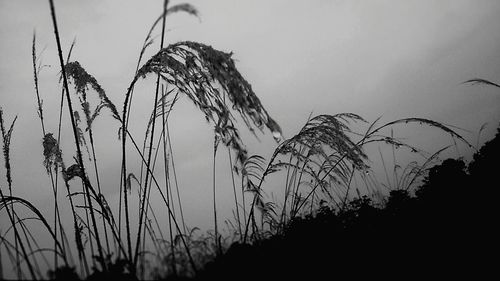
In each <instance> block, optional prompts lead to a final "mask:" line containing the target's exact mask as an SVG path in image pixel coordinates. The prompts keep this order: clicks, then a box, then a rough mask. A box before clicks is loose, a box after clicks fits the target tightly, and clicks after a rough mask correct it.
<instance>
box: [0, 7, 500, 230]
mask: <svg viewBox="0 0 500 281" xmlns="http://www.w3.org/2000/svg"><path fill="white" fill-rule="evenodd" d="M162 2H163V1H160V0H156V1H124V0H114V1H112V0H103V1H97V0H94V1H77V0H64V1H62V0H59V1H57V0H56V1H55V4H56V9H57V15H58V23H59V28H60V33H61V40H62V44H63V48H64V53H65V54H67V52H68V48H69V46H70V44H71V42H72V40H73V38H75V37H76V46H75V49H74V51H73V54H72V58H73V60H78V61H79V62H80V63H81V64H82V66H84V67H85V68H86V70H87V71H88V72H89V73H91V74H92V75H93V76H94V77H96V79H97V80H98V81H99V82H100V84H101V85H102V86H103V88H104V89H105V90H106V92H107V94H108V96H109V97H110V99H111V100H112V101H113V102H115V104H116V105H117V106H118V109H119V111H121V107H122V104H123V98H124V94H125V91H126V89H127V87H128V85H129V83H130V81H131V79H132V77H133V74H134V71H135V64H136V62H137V57H138V53H139V50H140V48H141V46H142V43H143V40H144V37H145V35H146V33H147V31H148V30H149V28H150V26H151V24H152V23H153V21H154V20H155V19H156V18H157V17H158V15H159V14H160V12H161V7H162ZM175 3H180V2H178V1H172V4H175ZM189 3H191V4H193V5H195V6H196V7H197V8H198V10H199V11H200V17H201V21H200V20H198V19H196V18H194V17H189V16H187V15H185V14H176V15H173V16H171V17H169V18H168V19H167V30H168V32H167V34H166V40H167V42H168V43H174V42H177V41H180V40H192V41H198V42H202V43H205V44H209V45H212V46H213V47H214V48H216V49H219V50H224V51H227V52H229V51H233V52H234V56H233V58H235V59H236V63H237V67H238V68H239V69H240V71H241V72H242V74H243V76H244V77H245V78H246V79H247V80H248V81H249V82H250V83H251V84H252V87H253V89H254V90H255V92H256V94H257V96H258V97H259V98H260V99H261V101H262V103H263V105H264V106H265V107H266V109H267V110H268V112H269V113H270V115H271V116H273V118H274V119H275V120H276V121H277V122H278V123H279V124H280V125H281V127H282V129H283V131H284V134H285V136H288V137H290V136H292V135H293V134H294V133H296V132H297V131H298V130H299V129H300V127H301V126H302V125H303V124H304V122H305V121H306V119H307V118H308V116H309V115H310V113H311V112H313V114H323V113H324V114H335V113H340V112H353V113H357V114H359V115H361V116H363V117H364V118H365V119H367V120H368V121H373V120H374V119H375V118H377V117H379V116H381V115H382V116H383V120H385V121H390V120H392V119H396V118H403V117H422V118H429V119H433V120H436V121H439V122H443V123H446V124H450V125H454V126H459V127H461V128H464V129H466V130H469V131H470V132H472V133H467V132H464V131H462V133H464V136H465V137H467V138H468V139H470V140H475V137H476V133H477V131H478V130H479V128H480V127H481V125H482V124H484V123H486V122H487V123H488V124H489V125H488V127H487V129H486V131H485V132H484V135H483V141H485V140H487V139H488V138H491V137H492V136H493V134H494V132H495V131H496V126H497V125H498V121H499V120H500V93H499V91H498V89H494V88H490V87H484V86H470V85H463V84H462V82H463V81H465V80H468V79H471V78H476V77H479V78H484V79H488V80H491V81H496V82H497V83H498V82H500V32H499V30H500V1H497V0H490V1H487V0H449V1H445V0H442V1H435V0H414V1H400V0H394V1H375V0H366V1H355V0H309V1H293V0H289V1H285V0H247V1H243V0H211V1H208V0H204V1H201V0H198V1H194V0H193V1H189ZM34 29H36V32H37V42H38V50H39V51H41V50H42V49H43V48H44V47H46V49H45V52H44V53H43V61H44V63H45V64H47V65H50V67H47V68H44V70H43V71H42V73H41V76H40V87H41V88H40V89H41V94H42V96H43V99H44V101H45V102H44V109H45V110H46V118H47V124H48V125H47V127H48V130H49V131H51V132H55V131H56V126H57V111H58V99H59V95H60V84H58V72H59V67H58V59H57V53H56V45H55V41H54V35H53V29H52V25H51V20H50V11H49V6H48V2H47V1H39V0H32V1H25V0H18V1H8V0H0V106H1V107H2V108H3V109H4V116H5V117H6V119H7V120H8V121H9V122H10V121H11V120H12V119H13V118H14V116H15V115H17V116H18V120H17V123H16V127H15V130H14V135H13V137H12V147H11V153H12V166H13V173H14V174H13V178H14V186H15V190H14V193H15V194H16V195H19V196H23V197H25V198H28V199H29V200H30V201H32V202H33V203H34V204H35V205H37V206H39V207H40V208H41V209H42V210H45V208H48V210H50V206H52V201H51V196H50V194H51V193H50V185H49V180H48V178H47V176H46V175H45V172H44V168H43V167H42V147H41V136H42V133H41V129H40V126H39V120H38V119H37V115H36V99H35V93H34V89H33V79H32V78H33V77H32V73H33V71H32V64H31V40H32V34H33V30H34ZM155 34H156V35H158V34H159V32H158V31H157V32H156V33H155ZM158 41H159V40H156V42H157V43H158ZM153 49H154V50H155V51H156V50H158V46H157V45H155V46H153V47H152V48H151V49H150V52H149V53H148V54H147V57H150V56H151V55H152V54H153V53H154V51H153ZM140 84H141V86H140V88H139V90H138V91H137V92H138V93H136V94H137V95H138V96H140V97H144V98H141V99H138V100H140V101H139V102H138V104H137V105H136V107H135V109H136V111H135V112H136V113H134V114H136V115H137V116H138V117H137V120H141V122H143V123H139V124H135V125H132V126H133V128H136V129H135V131H134V132H135V133H136V134H137V136H138V138H139V139H140V136H141V134H143V133H144V130H143V129H141V128H144V125H145V123H144V120H142V119H141V117H142V118H143V119H144V118H145V117H146V116H149V115H148V114H149V110H146V109H145V108H146V106H148V107H149V106H151V103H152V96H151V93H152V89H153V84H154V82H153V80H152V79H149V80H148V79H146V80H145V81H143V82H142V81H141V82H140ZM143 106H144V107H143ZM176 110H177V111H175V112H174V113H173V115H172V127H173V129H172V130H173V132H172V137H173V145H174V151H175V153H176V155H175V157H176V165H177V168H178V169H179V175H180V177H179V180H180V181H181V185H182V186H184V187H185V189H186V190H183V192H184V194H183V195H184V196H185V197H186V198H187V199H186V200H187V202H188V203H187V206H186V209H187V210H186V214H187V215H189V216H190V218H191V219H190V220H189V223H190V226H197V225H201V226H210V223H206V222H211V211H210V210H211V209H210V208H211V201H210V200H207V198H209V197H208V196H210V187H211V168H210V167H211V166H210V163H211V156H210V155H211V153H212V152H211V148H212V141H213V140H212V135H211V130H212V126H211V125H208V124H207V123H206V122H205V121H204V118H203V116H202V115H201V114H200V113H198V112H197V111H196V109H195V108H194V107H193V106H191V105H190V104H189V103H188V102H184V103H180V104H179V109H176ZM104 115H105V116H104V117H102V118H101V120H100V121H98V123H97V124H96V125H95V128H94V130H95V135H96V142H97V143H98V145H97V152H98V157H99V158H100V159H99V160H100V161H101V162H100V166H101V170H102V171H104V173H103V174H104V175H103V176H102V178H103V182H104V184H103V186H104V192H103V193H104V194H106V196H107V197H108V198H109V199H108V200H109V201H111V202H116V200H117V199H116V198H117V192H118V185H119V165H120V164H119V163H120V162H119V161H120V150H119V142H118V140H117V130H118V124H117V123H116V122H113V120H112V119H111V117H110V115H109V114H104ZM68 132H69V131H68ZM245 137H247V138H246V139H245V141H246V142H247V143H248V144H249V145H248V148H249V150H250V153H258V154H261V155H263V156H266V157H268V156H269V155H270V153H271V152H272V149H273V148H274V147H275V143H274V142H273V141H272V137H271V136H270V135H263V136H260V138H261V140H262V142H261V143H258V142H257V141H255V140H254V139H253V138H252V137H251V136H250V135H245ZM413 137H415V140H416V141H421V142H424V143H427V144H428V143H429V142H430V143H432V141H433V140H432V138H433V137H430V136H429V135H426V134H421V135H417V136H413ZM66 139H67V140H68V141H70V140H71V135H70V134H69V133H67V138H66ZM448 140H449V139H448ZM71 145H72V144H71V142H68V144H66V150H65V151H68V154H69V155H66V156H67V157H70V155H71V153H70V152H69V151H71V149H72V148H71ZM63 148H64V147H63ZM221 163H225V162H221ZM2 165H3V164H2ZM1 171H2V174H3V173H4V169H3V168H2V169H1ZM136 172H137V171H136ZM193 175H195V176H193ZM220 178H221V179H220V185H221V187H220V188H221V189H222V190H224V189H227V190H228V192H224V191H221V193H220V194H221V195H220V196H221V199H220V200H221V201H222V202H224V200H225V198H226V197H225V196H227V197H228V199H229V198H230V196H232V195H231V193H230V192H229V190H230V188H231V187H230V185H229V179H228V178H227V174H226V175H225V176H224V175H222V176H221V177H220ZM0 179H1V180H0V183H1V184H2V188H5V186H6V183H5V177H4V176H0ZM189 206H191V207H189ZM47 212H48V211H47Z"/></svg>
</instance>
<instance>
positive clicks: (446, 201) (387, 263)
mask: <svg viewBox="0 0 500 281" xmlns="http://www.w3.org/2000/svg"><path fill="white" fill-rule="evenodd" d="M498 156H500V129H499V131H498V132H497V134H496V136H495V138H494V139H493V140H491V141H489V142H487V143H486V144H485V145H484V146H483V147H482V148H481V149H480V150H479V151H478V152H477V153H476V154H475V155H474V157H473V161H472V162H471V163H470V164H469V165H467V164H466V163H465V162H464V160H463V159H446V160H444V161H443V162H442V163H441V164H440V165H437V166H434V167H432V168H430V169H429V172H428V175H427V177H426V178H425V180H424V183H423V185H422V186H421V187H419V188H418V189H417V190H416V191H415V194H414V195H412V194H410V192H408V191H406V190H393V191H391V192H390V193H389V196H388V197H387V198H386V200H385V202H383V204H376V203H374V202H373V201H372V200H371V199H370V198H369V197H367V196H363V197H360V198H357V199H354V200H352V201H351V202H349V203H348V204H347V206H346V207H345V208H344V209H343V210H334V209H331V208H328V207H321V208H319V209H318V210H317V211H316V212H315V213H314V214H310V215H306V216H304V217H297V218H294V219H293V220H292V221H290V222H289V223H288V224H287V225H286V227H285V229H284V231H283V233H282V234H280V235H275V236H273V237H270V238H268V239H265V240H260V241H257V242H255V243H254V244H252V245H249V244H240V243H234V244H233V245H232V246H231V247H230V248H229V249H228V251H227V252H226V253H225V254H224V255H221V256H219V257H217V258H216V259H215V260H213V261H211V262H209V263H208V264H207V265H206V266H205V268H204V270H203V271H202V272H200V273H199V274H198V275H197V277H196V279H198V280H209V279H214V278H219V279H230V278H236V276H243V277H244V279H256V278H265V279H271V278H280V279H284V278H300V277H307V278H310V279H311V280H312V279H313V278H335V277H340V276H343V275H345V276H349V277H361V276H366V277H373V276H380V273H381V272H383V273H384V276H385V277H398V278H401V277H404V276H408V277H410V276H422V277H425V276H428V274H432V276H448V277H449V276H452V275H462V274H473V275H474V276H475V277H477V276H480V275H483V274H486V271H487V270H488V269H491V268H492V267H489V268H488V261H487V260H486V259H487V257H488V256H486V255H485V254H484V253H486V252H488V251H489V252H493V250H492V247H491V244H490V243H492V241H494V239H493V238H494V235H495V233H497V232H496V231H495V230H494V228H493V225H494V224H495V221H496V220H494V219H495V218H496V216H495V215H494V213H493V210H494V206H495V204H494V203H495V200H496V196H491V197H490V196H489V195H491V193H490V192H492V191H491V190H492V189H494V186H495V173H494V172H495V170H496V167H497V166H496V165H495V162H494V161H495V160H496V159H498ZM490 263H491V262H490ZM249 265H251V266H249ZM249 268H251V269H249ZM401 274H402V275H401ZM464 276H465V275H464Z"/></svg>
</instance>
